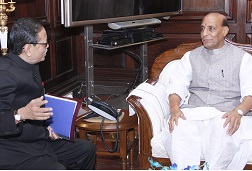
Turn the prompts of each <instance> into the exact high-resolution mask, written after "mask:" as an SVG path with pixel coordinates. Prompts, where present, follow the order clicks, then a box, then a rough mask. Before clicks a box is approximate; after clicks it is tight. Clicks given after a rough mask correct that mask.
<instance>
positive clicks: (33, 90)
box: [0, 53, 55, 165]
mask: <svg viewBox="0 0 252 171" xmlns="http://www.w3.org/2000/svg"><path fill="white" fill-rule="evenodd" d="M41 95H43V86H42V82H41V77H40V73H39V67H38V65H32V64H28V63H26V62H25V61H23V60H22V59H21V58H20V57H19V56H17V55H15V54H13V53H9V54H8V55H7V56H3V57H0V149H1V150H0V151H1V152H0V165H9V164H14V163H19V162H22V161H24V160H27V159H29V158H31V157H34V156H40V155H49V156H52V157H53V158H55V156H54V154H53V153H52V152H51V151H50V149H49V146H48V131H47V129H46V127H45V126H44V121H32V120H26V121H24V122H21V123H19V124H17V125H16V124H15V119H14V110H16V109H19V108H21V107H24V106H26V105H27V104H28V103H29V102H30V101H31V100H32V99H34V98H38V97H40V96H41Z"/></svg>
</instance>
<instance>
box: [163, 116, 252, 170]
mask: <svg viewBox="0 0 252 171" xmlns="http://www.w3.org/2000/svg"><path fill="white" fill-rule="evenodd" d="M183 112H184V114H185V113H186V112H187V111H183ZM189 113H190V112H189ZM185 115H186V114H185ZM222 115H223V113H220V112H219V114H216V115H215V116H214V117H212V118H210V119H209V118H207V117H203V118H202V120H200V118H197V119H196V120H195V119H194V118H192V117H190V116H188V114H187V115H186V117H187V116H188V118H187V120H182V119H179V121H178V126H175V129H174V131H173V132H172V133H169V135H168V137H167V142H166V147H167V148H166V150H167V153H168V156H169V157H170V160H171V162H172V163H176V164H177V165H178V170H181V169H184V168H186V167H187V166H188V165H189V166H193V165H200V160H205V161H206V162H207V163H208V164H209V169H210V170H219V169H221V170H225V169H228V170H242V169H243V168H244V166H245V165H246V163H247V162H248V160H249V159H250V158H252V126H251V125H252V117H251V116H243V117H242V120H241V124H240V127H239V129H238V130H237V131H236V133H235V134H233V135H232V136H229V135H227V134H226V131H227V128H228V125H227V126H226V127H225V128H223V125H224V122H225V119H222V118H221V116H222ZM195 116H196V115H195Z"/></svg>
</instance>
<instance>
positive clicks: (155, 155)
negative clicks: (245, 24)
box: [127, 39, 252, 169]
mask: <svg viewBox="0 0 252 171" xmlns="http://www.w3.org/2000/svg"><path fill="white" fill-rule="evenodd" d="M226 41H227V42H230V43H232V44H234V45H236V46H238V47H240V48H242V49H244V50H245V51H247V52H248V53H250V54H252V45H249V44H238V43H234V42H232V41H230V40H228V39H226ZM200 45H201V42H196V43H187V44H181V45H179V46H178V47H177V48H175V49H170V50H167V51H166V52H164V53H162V54H160V55H159V56H158V57H157V58H156V59H155V61H154V63H153V65H152V68H151V71H150V73H149V78H148V79H147V80H146V81H145V82H144V83H142V84H140V85H139V86H138V87H137V88H136V89H137V90H136V91H138V92H136V91H133V92H136V93H131V94H130V95H129V96H128V98H127V101H128V103H129V105H130V110H131V113H135V114H137V116H138V122H139V125H138V133H139V160H140V167H141V168H142V169H148V168H150V163H149V162H148V158H149V157H151V158H152V159H153V160H154V161H158V162H159V163H162V164H165V165H169V164H170V161H169V158H168V156H167V154H166V153H165V152H164V147H163V144H162V143H160V142H162V140H161V138H162V137H161V136H162V135H160V132H161V131H162V126H163V125H164V124H166V123H164V120H165V119H168V116H167V114H165V113H169V106H168V103H167V99H166V98H167V97H166V96H165V85H164V82H165V81H164V79H165V78H162V73H161V71H162V70H163V69H165V68H166V66H167V64H168V63H169V62H171V61H174V60H176V59H180V58H181V57H182V56H183V55H184V53H185V52H187V51H189V50H192V49H194V48H196V47H199V46H200ZM168 65H169V64H168ZM169 72H175V71H169ZM160 73H161V74H160ZM160 79H163V81H161V80H160ZM139 94H142V96H140V95H139ZM160 111H162V112H160ZM249 163H250V162H249ZM249 163H248V164H247V165H246V169H252V165H250V164H249ZM251 163H252V156H251Z"/></svg>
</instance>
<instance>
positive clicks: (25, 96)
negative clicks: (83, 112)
mask: <svg viewBox="0 0 252 171" xmlns="http://www.w3.org/2000/svg"><path fill="white" fill-rule="evenodd" d="M9 46H10V47H9V48H10V53H9V54H8V55H6V56H3V57H1V58H0V78H1V81H0V149H1V150H0V151H1V152H0V169H18V170H23V169H25V170H35V169H40V170H46V169H50V170H54V169H55V170H56V169H60V170H62V169H75V170H78V169H94V165H95V152H96V150H95V146H94V145H93V144H92V143H91V142H90V141H88V140H80V139H76V140H74V142H71V141H67V140H63V139H57V135H56V134H54V133H53V132H52V130H51V129H50V128H48V127H46V126H45V120H47V119H49V118H50V117H51V116H52V114H53V113H52V109H51V108H44V107H43V105H44V104H45V103H46V102H47V101H46V100H43V94H44V91H43V86H42V81H41V77H40V73H39V67H38V64H37V63H39V62H41V61H44V60H45V56H46V52H47V48H48V47H49V45H48V43H47V34H46V30H45V28H44V27H43V25H42V24H41V23H39V22H38V21H37V20H35V19H31V18H21V19H19V20H18V21H16V22H15V23H14V25H13V26H12V29H11V32H10V38H9Z"/></svg>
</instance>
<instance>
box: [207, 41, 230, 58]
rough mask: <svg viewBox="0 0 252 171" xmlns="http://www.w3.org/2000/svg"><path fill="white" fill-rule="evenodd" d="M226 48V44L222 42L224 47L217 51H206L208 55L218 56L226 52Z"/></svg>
mask: <svg viewBox="0 0 252 171" xmlns="http://www.w3.org/2000/svg"><path fill="white" fill-rule="evenodd" d="M227 46H228V45H227V43H226V42H224V45H223V46H222V47H221V48H219V49H213V50H209V49H206V50H207V53H208V54H209V55H218V54H220V53H223V52H224V51H225V50H226V48H227Z"/></svg>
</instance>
